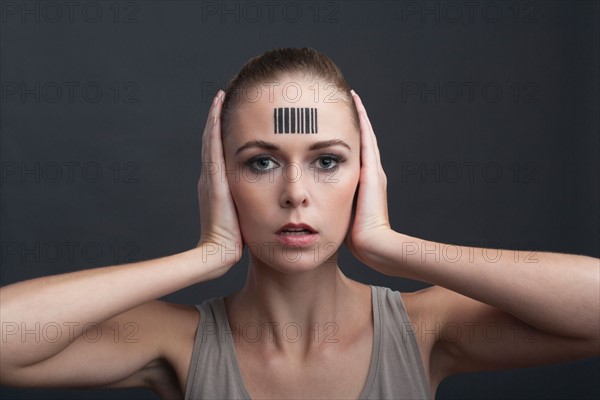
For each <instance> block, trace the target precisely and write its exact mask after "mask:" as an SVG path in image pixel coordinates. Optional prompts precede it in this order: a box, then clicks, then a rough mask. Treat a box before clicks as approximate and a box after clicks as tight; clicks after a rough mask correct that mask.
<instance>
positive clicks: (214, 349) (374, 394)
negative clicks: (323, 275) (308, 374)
mask: <svg viewBox="0 0 600 400" xmlns="http://www.w3.org/2000/svg"><path fill="white" fill-rule="evenodd" d="M371 293H372V299H373V321H374V326H373V352H372V357H371V364H370V366H369V373H368V376H367V381H366V384H365V386H364V387H363V390H362V393H361V395H360V399H394V400H399V399H411V400H412V399H432V396H431V393H430V390H429V384H428V382H427V377H426V375H425V370H424V367H423V363H422V360H421V354H420V353H419V348H418V345H417V341H416V338H415V335H414V332H413V328H412V325H411V323H410V321H409V319H408V315H407V313H406V309H405V308H404V303H403V301H402V298H401V296H400V292H398V291H392V290H391V289H390V288H387V287H383V286H373V285H371ZM196 308H198V310H199V312H200V315H201V318H200V322H199V323H198V330H197V331H196V338H195V342H194V349H193V351H192V360H191V363H190V369H189V372H188V381H187V388H186V391H185V400H199V399H251V397H250V395H249V394H248V391H247V390H246V387H245V386H244V382H243V381H242V375H241V373H240V368H239V364H238V361H237V357H236V353H235V346H234V341H233V340H234V338H233V334H232V330H231V328H230V326H229V321H228V319H227V314H226V309H225V303H224V300H223V297H222V296H221V297H212V298H210V299H207V300H205V301H204V302H202V304H199V305H196ZM219 338H221V339H220V340H219Z"/></svg>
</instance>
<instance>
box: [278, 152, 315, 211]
mask: <svg viewBox="0 0 600 400" xmlns="http://www.w3.org/2000/svg"><path fill="white" fill-rule="evenodd" d="M308 175H309V174H308V173H307V172H306V171H304V170H303V169H302V167H301V166H300V165H299V164H295V163H292V164H289V165H288V166H287V167H286V168H284V169H283V171H282V183H281V184H282V190H281V196H280V199H279V203H280V206H281V207H284V208H287V207H299V206H302V205H304V206H305V205H307V204H308V197H309V196H308V183H309V182H308V181H307V179H309V178H310V177H309V176H308Z"/></svg>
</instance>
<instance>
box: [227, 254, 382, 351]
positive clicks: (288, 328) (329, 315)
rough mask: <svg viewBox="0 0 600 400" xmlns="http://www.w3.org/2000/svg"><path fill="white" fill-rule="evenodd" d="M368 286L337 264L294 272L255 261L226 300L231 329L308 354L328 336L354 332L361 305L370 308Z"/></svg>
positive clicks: (263, 342) (275, 347)
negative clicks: (346, 273) (287, 271)
mask: <svg viewBox="0 0 600 400" xmlns="http://www.w3.org/2000/svg"><path fill="white" fill-rule="evenodd" d="M366 289H367V285H364V284H361V283H358V282H356V281H353V280H351V279H349V278H348V277H346V276H345V275H344V274H343V273H342V271H341V270H340V269H339V267H338V265H337V263H336V262H331V263H324V264H321V265H320V266H319V267H317V268H315V269H312V270H310V271H305V272H299V273H294V274H291V273H282V272H280V271H277V270H276V269H274V268H272V267H270V266H267V265H264V264H262V263H260V262H256V261H255V262H251V263H250V264H249V266H248V274H247V279H246V284H245V286H244V288H243V289H242V290H240V291H239V292H237V293H234V294H232V295H230V296H227V297H226V298H225V304H226V308H227V313H228V318H229V322H230V325H231V329H232V330H233V331H234V332H235V333H236V334H237V335H241V338H242V339H245V341H246V342H252V343H254V344H255V345H256V344H258V345H260V346H261V347H262V346H264V349H265V350H267V349H268V350H270V351H273V352H278V353H295V354H308V353H309V352H310V351H311V350H313V349H315V348H316V347H318V346H319V345H321V344H322V343H323V341H324V338H326V337H328V338H330V340H336V339H339V338H341V337H342V336H343V335H344V334H345V333H348V334H350V331H351V327H352V324H353V323H355V322H356V320H357V318H358V317H357V315H356V312H357V311H358V310H362V308H361V305H362V307H363V308H364V307H370V303H369V302H367V303H369V304H364V295H365V294H366ZM369 294H370V288H369ZM344 329H345V330H346V332H344Z"/></svg>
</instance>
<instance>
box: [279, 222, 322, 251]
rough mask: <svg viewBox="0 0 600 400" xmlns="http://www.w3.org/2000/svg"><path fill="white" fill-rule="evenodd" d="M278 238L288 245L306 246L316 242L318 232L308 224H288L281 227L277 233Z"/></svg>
mask: <svg viewBox="0 0 600 400" xmlns="http://www.w3.org/2000/svg"><path fill="white" fill-rule="evenodd" d="M275 237H276V238H277V240H278V241H279V242H280V243H281V244H283V245H286V246H292V247H304V246H310V245H311V244H312V243H314V242H315V241H316V240H317V239H318V237H319V235H318V232H317V231H316V230H315V229H314V228H312V227H311V226H310V225H307V224H287V225H284V226H282V227H281V228H279V230H278V231H277V233H276V234H275Z"/></svg>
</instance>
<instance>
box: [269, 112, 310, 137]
mask: <svg viewBox="0 0 600 400" xmlns="http://www.w3.org/2000/svg"><path fill="white" fill-rule="evenodd" d="M273 122H274V124H275V128H274V133H317V132H318V128H317V109H316V108H309V107H304V108H296V107H279V108H275V109H273Z"/></svg>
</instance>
